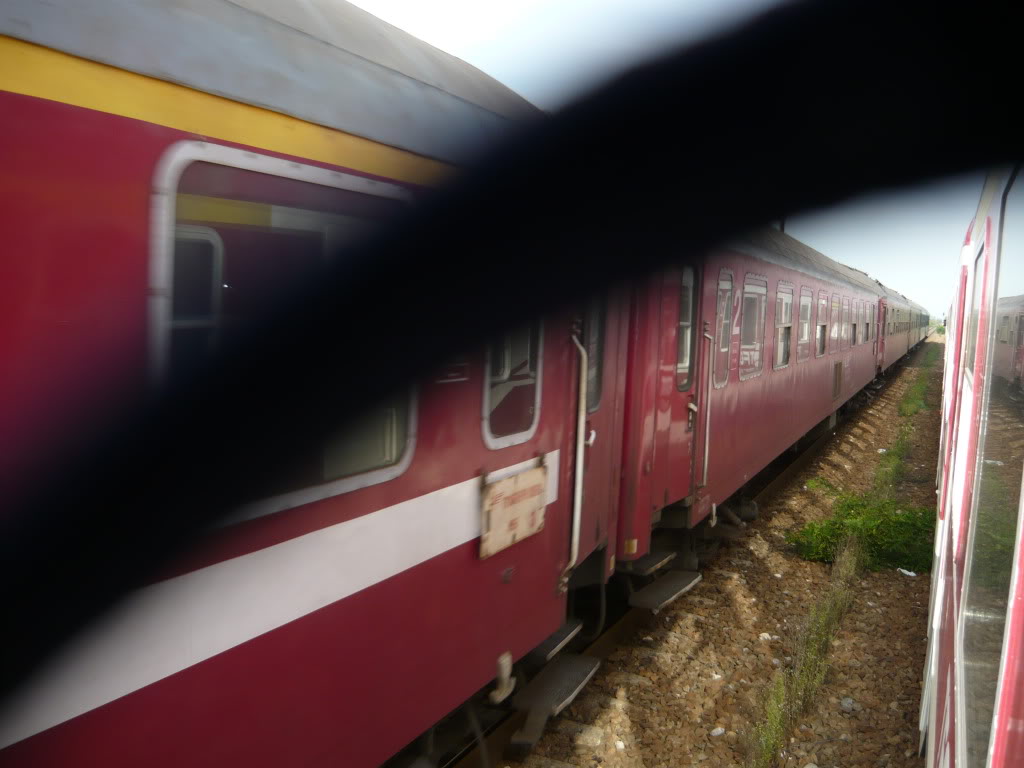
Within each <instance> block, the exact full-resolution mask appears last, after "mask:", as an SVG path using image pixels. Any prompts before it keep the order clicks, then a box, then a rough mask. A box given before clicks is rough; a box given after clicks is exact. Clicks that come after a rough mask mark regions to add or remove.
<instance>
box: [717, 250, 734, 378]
mask: <svg viewBox="0 0 1024 768" xmlns="http://www.w3.org/2000/svg"><path fill="white" fill-rule="evenodd" d="M732 314H733V309H732V274H731V273H729V272H726V271H725V270H724V269H723V270H722V274H721V275H720V276H719V278H718V309H717V319H716V323H715V326H716V331H715V334H716V336H717V340H716V341H715V387H718V388H721V387H724V386H725V385H726V384H728V383H729V350H730V347H731V346H732Z"/></svg>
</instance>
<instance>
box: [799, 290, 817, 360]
mask: <svg viewBox="0 0 1024 768" xmlns="http://www.w3.org/2000/svg"><path fill="white" fill-rule="evenodd" d="M805 298H806V299H807V338H806V339H801V338H800V334H801V333H802V332H803V319H800V320H799V322H800V331H799V332H798V333H797V346H796V361H797V362H798V363H802V362H803V361H804V360H807V359H809V358H810V357H811V345H812V344H813V343H814V334H812V333H811V329H812V328H814V327H815V326H814V291H812V290H811V289H810V288H807V287H805V286H800V309H801V310H803V306H804V299H805ZM802 314H803V313H802V311H801V312H800V313H798V315H797V317H798V318H800V317H801V316H802Z"/></svg>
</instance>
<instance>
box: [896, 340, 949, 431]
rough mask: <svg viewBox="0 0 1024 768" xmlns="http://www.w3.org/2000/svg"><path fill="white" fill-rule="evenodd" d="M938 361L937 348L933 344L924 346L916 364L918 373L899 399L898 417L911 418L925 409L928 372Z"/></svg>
mask: <svg viewBox="0 0 1024 768" xmlns="http://www.w3.org/2000/svg"><path fill="white" fill-rule="evenodd" d="M938 359H939V347H938V346H937V345H935V344H931V345H928V346H926V347H925V349H924V352H923V354H922V355H921V359H920V361H919V362H918V368H920V369H921V370H920V373H918V374H917V378H916V379H914V383H913V384H911V385H910V388H909V389H908V390H907V391H906V392H905V393H903V397H902V398H901V399H900V403H899V412H900V416H913V415H914V414H915V413H917V412H918V411H923V410H925V409H926V408H927V404H926V403H925V394H926V393H927V392H928V378H929V376H928V371H929V370H930V369H931V367H932V366H933V365H934V364H935V361H936V360H938Z"/></svg>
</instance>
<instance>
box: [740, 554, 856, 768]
mask: <svg viewBox="0 0 1024 768" xmlns="http://www.w3.org/2000/svg"><path fill="white" fill-rule="evenodd" d="M834 560H835V562H834V564H833V566H832V574H831V579H830V580H829V586H828V589H827V591H826V592H825V594H824V595H823V596H822V597H820V598H819V599H818V600H817V602H815V603H814V605H813V606H811V610H810V612H809V614H808V616H807V621H806V623H805V624H804V626H803V629H802V630H801V632H800V634H799V635H798V637H797V643H796V645H797V648H796V653H795V655H794V657H793V666H792V667H791V668H789V669H787V670H780V671H778V672H776V673H775V676H774V677H773V678H772V682H771V685H770V686H769V687H768V690H767V692H766V694H765V697H764V700H763V702H762V715H761V718H760V720H758V722H757V723H756V724H755V725H754V727H753V729H752V732H751V738H750V750H749V757H748V761H747V764H748V766H749V768H771V766H773V765H775V764H776V763H777V761H778V759H779V758H780V757H781V752H782V750H783V749H784V748H785V746H786V734H787V733H788V732H789V730H790V729H791V728H792V727H793V725H794V724H795V723H796V721H797V718H799V716H800V715H802V714H803V713H805V712H807V710H808V709H809V708H810V706H811V704H812V702H813V701H814V697H815V695H816V694H817V692H818V690H819V689H820V688H821V686H822V683H824V682H825V677H826V675H827V674H828V667H829V665H828V654H829V649H830V648H831V646H832V640H833V639H834V638H835V636H836V633H837V632H838V631H839V623H840V622H841V621H842V618H843V615H844V614H845V613H846V612H847V611H848V610H849V609H850V605H851V604H852V602H853V592H852V585H853V582H854V580H855V579H856V578H857V574H858V573H859V572H860V569H861V567H862V565H863V562H864V554H863V550H862V548H861V545H860V543H859V542H858V540H857V539H856V538H849V539H846V540H845V541H843V542H842V544H841V546H840V547H839V549H838V551H837V553H836V555H835V557H834Z"/></svg>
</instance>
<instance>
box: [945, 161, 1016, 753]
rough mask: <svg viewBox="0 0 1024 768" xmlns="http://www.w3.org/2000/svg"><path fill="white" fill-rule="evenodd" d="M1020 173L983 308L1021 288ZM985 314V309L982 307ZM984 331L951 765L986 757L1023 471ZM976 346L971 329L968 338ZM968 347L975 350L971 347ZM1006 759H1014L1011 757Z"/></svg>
mask: <svg viewBox="0 0 1024 768" xmlns="http://www.w3.org/2000/svg"><path fill="white" fill-rule="evenodd" d="M1020 186H1021V181H1020V179H1018V180H1017V182H1016V184H1015V185H1014V186H1013V188H1011V190H1010V193H1009V196H1008V197H1007V199H1006V203H1005V208H1004V212H1003V216H1002V222H1003V225H1002V235H1001V243H1000V246H999V252H1000V254H999V273H998V275H999V277H998V283H997V285H996V286H995V296H994V297H992V298H987V299H986V300H985V303H986V309H988V310H994V311H993V312H992V314H993V315H997V316H998V314H999V310H1001V309H1002V310H1003V311H1005V309H1004V308H1005V307H1007V305H1012V303H1013V302H1014V301H1017V302H1019V301H1020V300H1021V294H1024V188H1020V189H1018V187H1020ZM978 259H979V262H977V263H976V264H975V270H976V271H975V275H976V277H975V281H974V282H975V285H974V287H973V289H972V290H973V295H974V298H973V300H972V303H971V307H972V308H971V312H972V319H971V325H972V326H973V328H974V329H975V330H976V329H977V328H978V321H977V320H976V319H974V317H973V315H974V314H977V313H978V312H979V310H980V304H981V299H979V298H978V296H979V295H980V294H981V293H983V291H982V286H981V282H982V279H983V277H982V275H981V272H980V268H981V266H982V265H981V263H980V259H981V256H980V255H979V257H978ZM986 314H988V313H987V312H986ZM982 333H983V335H984V336H986V337H987V338H988V340H989V342H990V343H989V345H988V347H989V353H990V354H989V355H986V357H987V358H988V361H987V370H988V371H989V375H987V376H985V377H984V379H982V378H981V377H979V378H978V379H976V381H978V382H982V381H983V382H984V385H983V387H980V388H981V389H983V390H984V391H983V392H977V393H976V395H975V396H976V397H980V398H981V403H982V405H981V414H980V419H979V421H978V423H979V424H980V425H981V433H980V434H979V436H978V455H977V459H976V461H977V464H976V467H977V469H976V473H977V474H976V477H975V480H974V492H973V499H972V505H971V516H970V529H969V533H968V539H967V553H968V554H967V562H966V565H965V583H964V597H963V608H962V614H961V621H962V625H961V643H962V650H961V655H962V659H963V666H962V668H961V669H960V670H958V671H959V672H960V674H961V675H962V679H961V687H962V691H963V694H964V695H963V715H962V722H963V727H964V731H963V734H964V737H963V739H962V745H963V746H962V749H963V753H962V756H960V757H958V759H957V765H961V764H963V765H964V766H965V768H982V767H983V766H985V765H987V764H988V756H989V750H990V745H989V737H990V733H991V730H992V718H993V713H994V711H995V708H996V707H995V704H996V686H997V683H998V680H999V668H1000V664H1001V661H1002V658H1003V634H1004V629H1005V626H1006V623H1007V612H1008V611H1009V610H1010V608H1011V605H1010V583H1011V578H1012V574H1013V568H1014V563H1015V560H1017V559H1018V557H1019V555H1018V556H1016V557H1015V554H1014V549H1015V542H1016V538H1017V525H1018V516H1019V510H1020V489H1021V475H1022V471H1024V442H1021V441H1020V440H1019V439H1017V436H1018V435H1019V434H1020V433H1021V431H1022V429H1024V416H1022V411H1021V409H1020V405H1019V402H1017V400H1016V398H1017V397H1018V396H1019V394H1020V381H1019V379H1018V378H1017V375H1016V372H1015V366H1014V359H1013V356H1012V355H1011V354H1009V352H1010V350H1009V349H1007V348H1005V347H1004V348H1003V349H999V346H998V344H992V342H993V341H994V340H995V338H996V336H997V334H999V333H1002V327H1001V326H999V325H996V324H995V323H990V324H989V327H988V328H987V329H985V330H984V331H983V332H982ZM969 342H970V345H971V347H973V346H974V336H973V334H972V335H971V337H970V338H969ZM972 354H973V352H972ZM1009 762H1014V761H1013V760H1011V761H1009Z"/></svg>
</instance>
